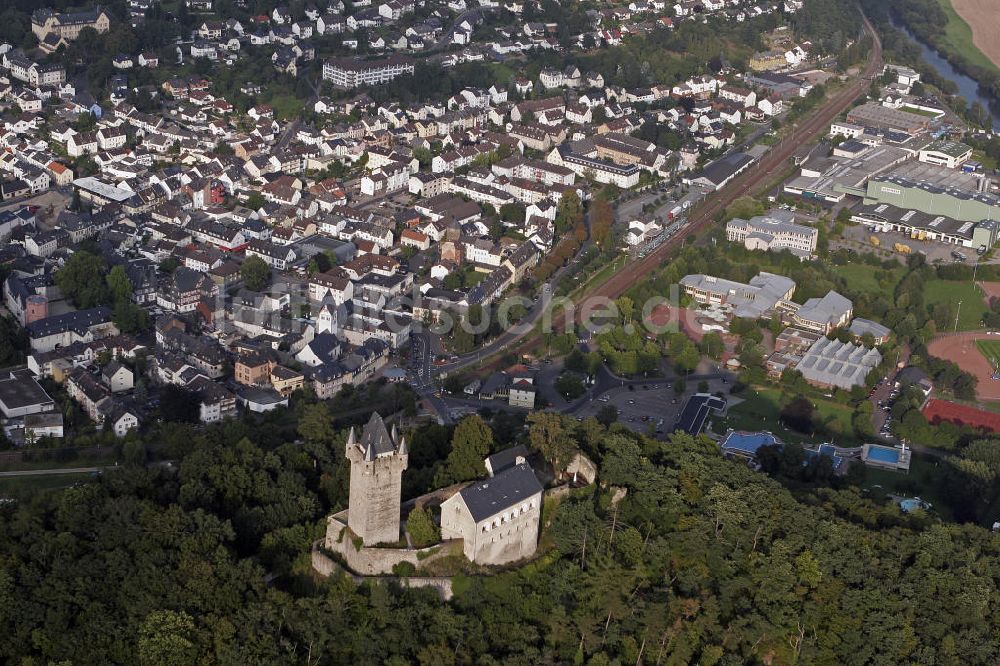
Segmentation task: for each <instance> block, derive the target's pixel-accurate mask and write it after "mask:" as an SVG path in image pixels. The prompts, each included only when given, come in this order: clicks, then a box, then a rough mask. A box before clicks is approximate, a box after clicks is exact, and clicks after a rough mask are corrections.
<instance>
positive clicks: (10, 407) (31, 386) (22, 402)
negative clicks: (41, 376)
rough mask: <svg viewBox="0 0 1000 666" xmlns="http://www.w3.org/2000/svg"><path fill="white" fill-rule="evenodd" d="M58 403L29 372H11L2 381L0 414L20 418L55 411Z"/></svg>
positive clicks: (0, 381) (0, 384)
mask: <svg viewBox="0 0 1000 666" xmlns="http://www.w3.org/2000/svg"><path fill="white" fill-rule="evenodd" d="M55 406H56V403H55V401H54V400H53V399H52V398H51V397H50V396H49V394H48V393H46V392H45V389H43V388H42V386H41V384H39V383H38V382H37V381H36V380H35V378H34V377H32V376H31V373H30V372H29V371H27V370H22V371H20V372H11V373H9V374H8V375H7V377H6V378H4V379H0V412H3V415H4V417H5V418H8V419H12V418H19V417H22V416H28V415H29V414H39V413H41V412H48V411H51V410H53V409H55Z"/></svg>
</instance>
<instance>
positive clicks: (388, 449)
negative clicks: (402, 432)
mask: <svg viewBox="0 0 1000 666" xmlns="http://www.w3.org/2000/svg"><path fill="white" fill-rule="evenodd" d="M358 446H359V447H360V448H361V450H362V451H365V452H366V454H367V452H368V449H369V447H371V449H372V450H373V451H374V453H375V455H376V456H381V455H385V454H389V453H394V452H395V451H396V445H395V444H394V442H393V440H392V437H391V436H390V435H389V431H388V429H386V427H385V421H383V420H382V417H381V416H380V415H379V413H378V412H372V417H371V418H370V419H368V423H367V425H365V429H364V430H363V431H362V432H361V440H360V441H359V442H358Z"/></svg>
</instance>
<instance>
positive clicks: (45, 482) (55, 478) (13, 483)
mask: <svg viewBox="0 0 1000 666" xmlns="http://www.w3.org/2000/svg"><path fill="white" fill-rule="evenodd" d="M93 478H94V475H93V474H54V475H51V476H9V477H2V478H0V497H10V496H13V495H23V494H25V493H29V492H31V491H35V490H58V489H61V488H69V487H70V486H72V485H73V484H76V483H80V482H81V481H89V480H91V479H93Z"/></svg>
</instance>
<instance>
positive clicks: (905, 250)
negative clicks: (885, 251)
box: [892, 243, 913, 254]
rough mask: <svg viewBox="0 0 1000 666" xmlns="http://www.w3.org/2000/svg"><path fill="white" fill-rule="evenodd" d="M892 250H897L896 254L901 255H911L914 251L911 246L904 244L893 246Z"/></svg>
mask: <svg viewBox="0 0 1000 666" xmlns="http://www.w3.org/2000/svg"><path fill="white" fill-rule="evenodd" d="M892 248H893V249H894V250H896V252H899V253H900V254H910V252H913V250H911V249H910V246H909V245H903V244H902V243H896V244H895V245H893V246H892Z"/></svg>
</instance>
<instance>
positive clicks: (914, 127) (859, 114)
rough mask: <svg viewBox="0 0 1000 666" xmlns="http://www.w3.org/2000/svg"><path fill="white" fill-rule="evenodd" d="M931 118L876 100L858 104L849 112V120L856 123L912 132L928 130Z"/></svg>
mask: <svg viewBox="0 0 1000 666" xmlns="http://www.w3.org/2000/svg"><path fill="white" fill-rule="evenodd" d="M931 120H932V119H931V118H928V117H926V116H921V115H919V114H916V113H910V112H909V111H902V110H900V109H890V108H889V107H886V106H882V105H881V104H876V103H874V102H868V103H867V104H862V105H861V106H856V107H854V108H853V109H851V110H850V111H848V113H847V122H849V123H852V124H854V125H863V126H865V127H879V128H882V129H889V130H898V131H901V132H909V133H911V134H912V133H915V132H921V131H924V130H926V129H927V128H928V127H930V124H931Z"/></svg>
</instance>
